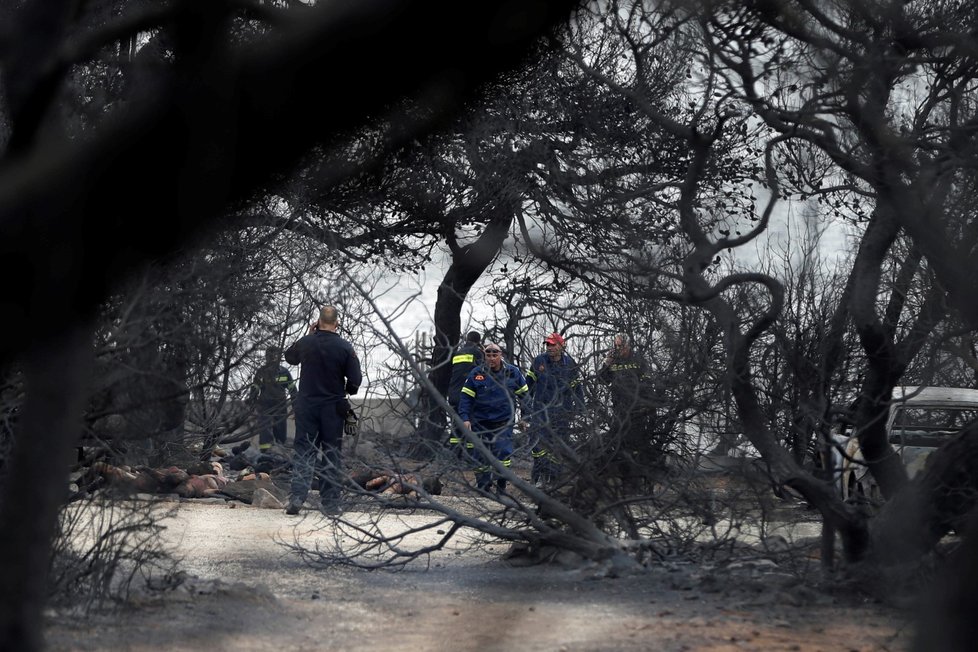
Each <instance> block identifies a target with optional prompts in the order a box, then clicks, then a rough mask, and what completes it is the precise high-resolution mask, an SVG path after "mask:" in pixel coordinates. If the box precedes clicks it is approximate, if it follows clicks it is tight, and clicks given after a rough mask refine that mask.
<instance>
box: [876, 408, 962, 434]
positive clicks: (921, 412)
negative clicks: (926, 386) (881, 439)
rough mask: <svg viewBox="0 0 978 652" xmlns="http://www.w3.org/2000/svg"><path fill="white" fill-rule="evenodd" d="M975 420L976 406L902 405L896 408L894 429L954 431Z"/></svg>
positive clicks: (934, 431) (935, 431) (894, 430)
mask: <svg viewBox="0 0 978 652" xmlns="http://www.w3.org/2000/svg"><path fill="white" fill-rule="evenodd" d="M975 420H978V409H976V408H953V407H950V408H948V407H940V408H936V407H901V408H897V410H896V414H895V416H894V420H893V428H892V431H893V432H896V431H899V430H912V431H924V432H933V433H937V432H947V433H953V432H957V431H959V430H961V429H963V428H964V427H965V426H967V425H968V424H970V423H972V422H973V421H975Z"/></svg>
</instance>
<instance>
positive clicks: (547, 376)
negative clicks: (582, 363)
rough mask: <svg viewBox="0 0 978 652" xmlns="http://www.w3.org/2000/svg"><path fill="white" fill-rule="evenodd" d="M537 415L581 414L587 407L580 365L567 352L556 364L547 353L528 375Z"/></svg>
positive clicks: (532, 366) (533, 365)
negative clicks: (559, 412)
mask: <svg viewBox="0 0 978 652" xmlns="http://www.w3.org/2000/svg"><path fill="white" fill-rule="evenodd" d="M526 379H527V381H528V382H529V387H530V397H531V398H532V399H533V404H532V406H533V411H534V413H541V412H543V411H544V410H550V411H552V410H555V409H556V410H563V411H565V412H573V411H577V410H579V409H580V408H582V407H584V386H583V385H582V384H581V373H580V369H578V366H577V362H575V361H574V359H573V358H572V357H570V356H569V355H567V354H566V353H563V354H561V356H560V360H558V361H557V362H554V361H553V360H551V359H550V355H549V354H547V353H541V354H540V355H538V356H537V357H535V358H533V363H532V364H531V365H530V368H529V369H528V370H527V372H526Z"/></svg>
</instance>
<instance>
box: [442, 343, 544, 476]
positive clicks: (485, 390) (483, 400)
mask: <svg viewBox="0 0 978 652" xmlns="http://www.w3.org/2000/svg"><path fill="white" fill-rule="evenodd" d="M483 353H484V355H485V362H484V363H483V364H481V365H479V366H477V367H475V368H474V369H472V371H470V372H469V375H468V376H467V377H466V379H465V382H464V383H463V384H462V392H461V394H462V397H461V400H460V401H459V405H458V414H459V416H460V417H461V418H462V421H463V422H464V426H465V428H466V429H467V430H471V431H472V433H473V434H475V435H476V436H478V437H480V438H481V439H482V441H483V442H484V443H485V444H486V446H487V447H488V448H489V451H490V452H491V453H492V455H493V456H494V457H495V458H496V459H497V460H499V461H500V462H501V463H502V465H503V466H505V467H507V468H509V467H511V466H512V459H511V456H512V454H513V426H514V425H515V423H516V412H517V408H519V410H520V413H521V414H522V413H524V412H525V408H524V406H523V397H524V396H526V393H527V392H528V391H529V388H528V387H527V385H526V378H525V377H524V376H523V372H522V371H520V370H519V368H518V367H516V366H515V365H512V364H510V363H508V362H506V361H505V360H503V350H502V347H500V346H499V345H498V344H495V343H493V342H489V343H487V344H486V346H485V349H484V352H483ZM473 448H474V447H473ZM473 458H474V459H475V461H476V464H477V466H476V469H475V481H476V486H477V487H478V488H479V489H481V490H483V491H490V490H491V489H495V491H496V493H498V494H502V493H504V492H505V490H506V480H505V479H503V478H501V477H498V476H497V475H495V474H494V473H493V471H492V466H491V465H490V464H489V460H487V459H485V458H484V457H483V456H482V455H480V454H479V452H478V451H475V452H474V454H473ZM493 479H495V486H493Z"/></svg>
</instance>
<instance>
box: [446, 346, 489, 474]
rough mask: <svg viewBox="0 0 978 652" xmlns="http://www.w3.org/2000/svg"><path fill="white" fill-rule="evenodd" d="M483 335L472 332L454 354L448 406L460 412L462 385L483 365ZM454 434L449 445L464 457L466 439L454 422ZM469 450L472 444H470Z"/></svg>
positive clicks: (450, 437) (449, 440) (452, 428)
mask: <svg viewBox="0 0 978 652" xmlns="http://www.w3.org/2000/svg"><path fill="white" fill-rule="evenodd" d="M482 361H483V356H482V333H479V332H478V331H470V332H469V333H468V334H467V335H466V336H465V341H464V342H462V343H461V344H460V345H459V346H458V347H457V348H456V349H455V351H454V352H453V353H452V379H451V381H450V382H449V384H448V395H447V396H446V398H447V399H448V404H449V405H451V406H452V409H453V410H455V411H456V412H458V404H459V402H460V401H461V400H462V385H463V384H464V383H465V379H466V378H468V377H469V372H470V371H472V369H474V368H475V367H478V366H479V365H481V364H482ZM451 431H452V434H451V436H449V438H448V445H449V446H450V447H452V448H453V449H455V450H456V451H457V453H458V455H459V457H461V456H462V450H463V449H462V446H463V445H465V443H466V442H465V438H464V437H463V436H462V431H461V429H460V428H459V427H458V426H457V425H456V424H455V421H454V420H452V426H451ZM467 447H468V448H469V449H471V448H472V444H468V445H467Z"/></svg>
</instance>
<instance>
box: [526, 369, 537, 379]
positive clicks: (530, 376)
mask: <svg viewBox="0 0 978 652" xmlns="http://www.w3.org/2000/svg"><path fill="white" fill-rule="evenodd" d="M526 377H527V378H532V379H533V380H536V379H537V375H536V374H535V373H533V370H532V369H529V370H527V372H526Z"/></svg>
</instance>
